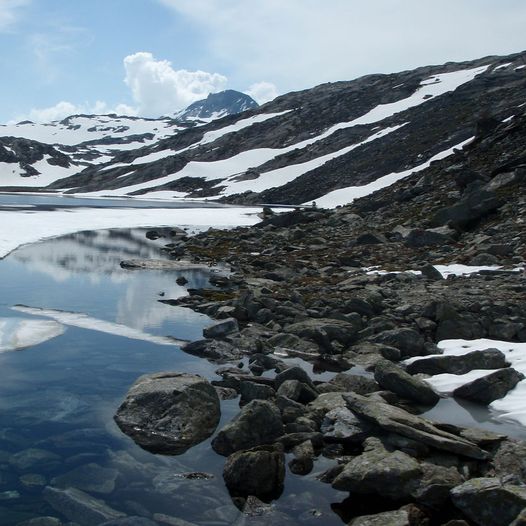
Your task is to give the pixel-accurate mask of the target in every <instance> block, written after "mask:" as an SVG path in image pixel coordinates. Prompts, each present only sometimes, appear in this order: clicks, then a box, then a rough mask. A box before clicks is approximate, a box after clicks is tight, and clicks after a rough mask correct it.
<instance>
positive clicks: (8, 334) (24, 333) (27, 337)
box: [0, 318, 66, 352]
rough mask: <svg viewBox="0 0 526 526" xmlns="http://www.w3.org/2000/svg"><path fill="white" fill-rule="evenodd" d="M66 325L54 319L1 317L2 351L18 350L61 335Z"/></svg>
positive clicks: (0, 342)
mask: <svg viewBox="0 0 526 526" xmlns="http://www.w3.org/2000/svg"><path fill="white" fill-rule="evenodd" d="M65 330H66V329H65V327H64V326H63V325H61V324H60V323H57V322H56V321H52V320H28V319H25V318H0V352H5V351H16V350H18V349H25V348H26V347H32V346H33V345H38V344H39V343H43V342H45V341H47V340H51V339H52V338H55V337H56V336H60V335H61V334H62V333H63V332H64V331H65Z"/></svg>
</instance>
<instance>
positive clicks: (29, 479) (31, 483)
mask: <svg viewBox="0 0 526 526" xmlns="http://www.w3.org/2000/svg"><path fill="white" fill-rule="evenodd" d="M19 480H20V482H21V483H22V484H23V485H24V486H25V487H26V488H37V487H39V486H40V487H43V486H46V485H47V479H46V477H44V476H42V475H39V474H38V473H27V474H26V475H22V476H21V477H20V479H19Z"/></svg>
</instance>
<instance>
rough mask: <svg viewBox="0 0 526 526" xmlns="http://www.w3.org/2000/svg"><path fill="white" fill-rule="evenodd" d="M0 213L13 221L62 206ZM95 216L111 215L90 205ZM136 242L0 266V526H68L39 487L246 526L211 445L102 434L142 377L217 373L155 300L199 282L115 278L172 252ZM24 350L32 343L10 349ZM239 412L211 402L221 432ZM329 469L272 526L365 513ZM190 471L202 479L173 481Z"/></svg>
mask: <svg viewBox="0 0 526 526" xmlns="http://www.w3.org/2000/svg"><path fill="white" fill-rule="evenodd" d="M40 199H41V198H39V200H40ZM0 203H2V204H4V205H8V206H14V209H18V210H19V206H20V205H22V206H24V207H25V206H31V207H37V208H39V207H42V206H43V207H50V208H53V207H56V206H61V203H62V202H61V201H60V200H59V201H58V202H57V203H55V202H51V201H45V200H44V202H40V201H39V202H35V200H31V199H30V198H28V202H24V203H20V202H18V203H13V202H6V201H5V200H4V201H2V200H1V199H0ZM98 204H99V203H97V205H98ZM0 206H1V205H0ZM68 206H71V203H68ZM100 206H113V205H112V204H111V203H107V202H102V200H101V203H100ZM156 206H158V204H156ZM174 226H177V225H174ZM145 232H146V229H133V230H130V229H119V230H100V231H93V232H92V231H87V232H80V233H76V234H71V235H67V236H63V237H59V238H56V239H50V240H47V241H43V242H39V243H34V244H31V245H26V246H24V247H20V248H18V249H17V250H15V251H14V252H11V253H10V254H9V255H8V256H7V257H5V258H4V259H2V260H0V349H1V350H2V352H0V362H1V364H0V367H1V371H2V381H1V382H0V526H4V525H5V526H7V525H9V526H11V525H16V524H18V523H19V522H21V521H23V520H27V519H30V518H33V517H40V516H53V517H58V518H60V519H61V520H63V521H64V522H67V521H68V520H74V519H75V518H74V517H72V516H69V517H66V516H63V515H61V514H60V513H58V512H57V511H56V510H54V509H53V508H52V507H51V506H50V505H49V504H48V503H47V502H46V500H45V499H44V498H43V497H42V490H43V488H44V487H45V486H47V485H51V486H56V487H68V488H78V489H80V490H82V491H85V492H86V493H88V494H89V495H91V496H93V497H95V498H97V499H100V500H102V501H104V502H105V503H106V504H107V505H109V506H111V507H112V508H114V509H115V510H118V511H120V512H123V513H124V514H126V515H129V516H142V517H148V518H152V517H153V516H154V514H160V515H161V516H162V515H164V516H168V517H175V518H179V519H183V520H186V521H188V522H189V523H191V524H199V525H210V526H212V525H214V526H220V525H225V526H226V525H230V524H236V522H237V521H240V522H239V523H240V524H241V523H243V524H250V521H247V522H243V521H245V520H246V519H243V518H242V517H240V513H239V511H238V510H237V508H236V507H235V506H234V505H233V504H232V502H231V499H230V496H229V494H228V492H227V490H226V489H225V487H224V484H223V479H222V469H223V464H224V460H225V459H224V458H223V457H221V456H218V455H216V454H215V453H214V452H213V451H212V450H211V447H210V441H211V440H210V439H209V440H207V441H205V442H203V443H201V444H199V445H198V446H196V447H194V448H192V449H190V450H189V451H188V452H186V453H185V454H184V455H181V456H177V457H170V456H162V455H154V454H151V453H148V452H146V451H144V450H142V449H141V448H139V447H138V446H137V445H135V443H134V442H133V441H132V440H131V439H129V438H128V437H127V436H125V435H124V434H123V433H122V432H121V431H120V430H119V429H118V428H117V426H116V425H115V423H114V422H113V415H114V413H115V410H116V409H117V407H118V406H119V405H120V403H121V402H122V400H123V398H124V396H125V394H126V392H127V390H128V388H129V387H130V385H131V384H132V383H133V382H134V381H135V380H136V379H137V378H138V377H139V376H140V375H142V374H145V373H151V372H157V371H183V372H192V373H198V374H201V375H203V376H205V377H207V378H209V379H217V378H219V377H218V376H217V375H216V374H215V370H216V369H217V368H218V367H219V366H217V365H214V364H211V363H209V362H207V361H205V360H203V359H200V358H196V357H193V356H190V355H187V354H185V353H183V352H182V351H181V350H180V348H179V347H178V346H177V345H174V344H171V343H170V341H169V339H167V338H166V337H173V338H178V339H184V340H194V339H198V338H200V337H201V334H202V329H203V327H205V326H206V325H208V324H209V323H210V322H211V320H210V319H209V318H208V317H206V316H204V315H200V314H197V313H194V312H192V311H190V310H188V309H184V308H181V307H174V306H169V305H166V304H163V303H160V302H159V301H158V300H159V299H162V298H176V297H180V296H181V295H184V294H186V289H185V287H182V286H179V285H177V284H176V282H175V280H176V278H177V277H179V276H184V277H185V278H187V279H188V284H187V285H186V286H187V287H204V286H207V283H208V279H209V276H210V274H209V272H207V271H201V270H192V271H182V272H173V271H171V272H161V271H137V270H135V271H130V270H124V269H121V267H120V262H121V261H122V260H123V259H131V258H162V257H164V255H163V252H162V250H161V249H162V246H163V244H164V243H166V242H169V239H161V240H158V241H150V240H148V239H147V238H146V237H145ZM57 320H58V321H57ZM79 320H80V321H79ZM28 337H29V340H30V339H31V338H37V339H39V340H40V342H39V343H38V342H32V344H31V345H30V346H28V347H25V348H23V349H19V350H8V349H9V348H11V349H13V348H16V347H19V346H20V345H23V344H24V342H26V343H27V341H29V340H28ZM47 338H49V339H47ZM238 410H239V407H238V400H232V401H227V402H222V420H221V423H220V425H219V428H220V427H221V426H222V425H223V424H224V423H226V422H227V421H228V420H230V419H231V418H232V417H233V416H234V415H235V414H236V413H237V412H238ZM431 414H432V416H434V417H435V418H437V419H441V420H450V421H453V422H455V423H460V424H467V425H470V424H471V425H478V426H484V427H487V428H489V429H493V430H497V431H501V432H504V433H510V434H513V435H515V436H521V437H522V438H524V436H523V435H524V433H523V429H522V428H520V427H519V426H514V425H511V424H510V425H507V424H502V423H497V422H495V421H492V420H488V414H487V412H484V411H478V412H476V411H474V410H473V408H467V409H460V408H459V407H458V406H457V405H455V403H454V402H453V401H451V400H444V401H443V402H441V403H440V404H439V406H437V408H436V409H434V410H433V411H432V412H431ZM219 428H218V429H219ZM289 459H290V456H289V457H288V458H287V460H289ZM330 465H331V463H330V462H329V461H327V460H325V459H323V457H320V459H319V460H318V461H316V463H315V467H314V470H313V471H312V473H311V474H309V475H307V476H306V477H300V476H296V475H293V474H291V473H288V474H287V478H286V481H285V490H284V492H283V495H282V496H281V498H280V499H279V500H277V501H275V502H274V503H273V506H274V508H275V510H276V513H278V514H279V513H283V514H285V515H286V517H287V519H285V518H283V520H281V519H279V516H278V517H276V516H274V518H273V519H271V520H270V522H269V524H270V523H271V522H274V523H276V522H275V521H276V520H278V521H279V523H280V524H281V523H282V524H302V525H311V524H312V525H314V524H320V525H321V524H323V525H324V526H326V525H328V526H332V525H340V524H342V523H343V522H342V519H340V517H339V516H338V514H337V511H338V509H339V508H340V503H341V502H343V501H346V504H345V506H344V508H346V509H347V510H348V509H349V508H353V509H354V510H355V513H356V512H358V510H359V509H360V506H361V505H363V506H365V508H363V511H362V512H361V513H358V514H363V513H367V512H368V509H367V502H366V501H364V499H362V498H358V499H356V501H355V502H352V501H351V502H349V499H348V494H347V493H341V492H336V491H334V490H333V489H332V488H331V487H330V486H328V485H325V484H322V483H320V482H319V481H317V480H316V477H317V475H319V474H320V473H322V472H323V471H325V469H327V467H329V466H330ZM191 472H204V473H207V474H210V475H211V476H212V477H211V478H207V479H205V480H199V479H197V480H196V479H188V478H185V477H184V476H181V475H184V474H185V473H191ZM346 499H347V500H346ZM359 501H361V502H359ZM346 520H349V516H348V515H346ZM159 524H163V522H160V521H159Z"/></svg>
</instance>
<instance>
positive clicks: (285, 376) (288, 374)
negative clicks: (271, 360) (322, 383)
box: [274, 365, 315, 389]
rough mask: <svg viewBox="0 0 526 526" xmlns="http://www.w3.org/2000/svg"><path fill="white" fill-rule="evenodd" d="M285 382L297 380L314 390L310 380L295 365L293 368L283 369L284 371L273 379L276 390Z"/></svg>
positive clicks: (302, 370)
mask: <svg viewBox="0 0 526 526" xmlns="http://www.w3.org/2000/svg"><path fill="white" fill-rule="evenodd" d="M287 380H297V381H298V382H302V383H304V384H306V385H308V386H309V387H311V388H312V389H315V387H314V383H313V382H312V380H311V379H310V376H309V375H308V374H307V372H306V371H305V369H302V368H301V367H298V366H297V365H296V366H294V367H289V368H288V369H285V370H284V371H282V372H281V373H279V374H278V375H276V378H275V379H274V384H275V386H276V389H279V387H280V386H281V384H282V383H283V382H286V381H287Z"/></svg>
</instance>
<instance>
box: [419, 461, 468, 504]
mask: <svg viewBox="0 0 526 526" xmlns="http://www.w3.org/2000/svg"><path fill="white" fill-rule="evenodd" d="M420 468H421V469H422V476H421V478H420V479H419V480H418V481H416V484H415V486H414V487H413V488H411V495H412V496H413V498H414V499H415V500H416V501H417V502H419V503H421V504H424V505H425V506H426V507H427V508H431V509H434V510H437V511H440V510H441V509H443V508H444V507H447V506H448V505H449V492H450V490H451V489H453V488H454V487H455V486H458V485H459V484H462V482H463V479H462V477H461V476H460V473H459V472H458V470H457V469H456V468H455V467H453V466H451V467H445V466H437V465H435V464H431V463H429V462H422V463H421V464H420Z"/></svg>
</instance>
